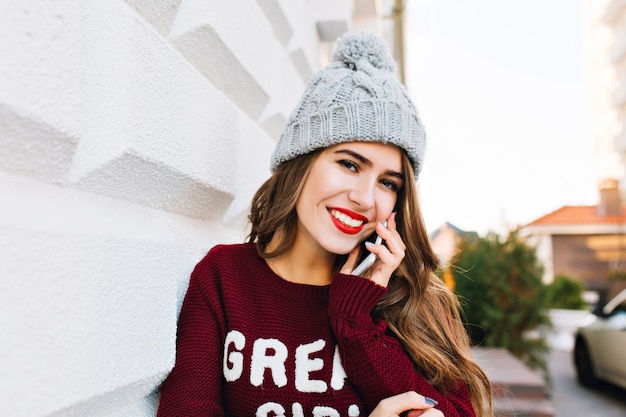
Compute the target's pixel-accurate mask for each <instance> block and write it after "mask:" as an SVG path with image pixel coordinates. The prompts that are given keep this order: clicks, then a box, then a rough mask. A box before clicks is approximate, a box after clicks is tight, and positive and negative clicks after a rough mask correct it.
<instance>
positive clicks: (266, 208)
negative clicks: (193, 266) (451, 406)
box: [248, 150, 493, 417]
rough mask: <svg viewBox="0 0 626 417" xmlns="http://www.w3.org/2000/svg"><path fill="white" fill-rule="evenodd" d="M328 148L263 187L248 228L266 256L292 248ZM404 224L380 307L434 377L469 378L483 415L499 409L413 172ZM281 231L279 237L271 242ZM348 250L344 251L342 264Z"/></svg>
mask: <svg viewBox="0 0 626 417" xmlns="http://www.w3.org/2000/svg"><path fill="white" fill-rule="evenodd" d="M320 153H321V150H317V151H313V152H311V153H308V154H305V155H302V156H299V157H297V158H294V159H292V160H289V161H286V162H283V163H282V164H280V165H279V166H278V167H277V168H276V170H275V171H274V173H273V175H272V176H271V177H270V178H269V179H268V180H267V181H266V182H265V183H264V184H263V185H262V186H261V187H260V188H259V190H258V191H257V192H256V194H255V195H254V197H253V200H252V207H251V210H250V215H249V216H248V218H249V220H250V223H251V229H250V234H249V236H248V240H249V241H250V242H255V244H256V248H257V251H258V253H259V255H260V256H262V257H263V258H266V259H267V258H272V257H275V256H279V255H281V254H283V253H285V252H286V251H287V250H288V248H289V247H290V246H291V245H292V244H293V242H294V239H295V236H296V226H297V215H296V208H295V207H296V202H297V200H298V198H299V196H300V194H301V191H302V188H303V186H304V182H305V180H306V178H307V175H308V173H309V171H310V170H311V167H312V165H313V163H314V162H315V161H316V160H317V158H318V157H319V154H320ZM402 158H403V160H402V166H403V168H402V169H403V174H404V177H405V178H409V179H412V178H413V168H412V164H411V161H410V160H409V158H408V157H407V156H406V154H405V153H404V152H402ZM396 211H397V214H396V223H397V230H398V232H399V233H400V236H402V239H403V240H404V243H405V244H406V251H405V257H404V259H403V261H402V263H401V264H400V266H399V267H398V268H397V269H396V271H395V272H394V273H393V274H392V276H391V279H390V280H389V284H388V291H387V292H386V294H385V295H384V296H383V298H382V299H381V300H380V301H379V302H378V304H377V306H376V308H375V309H374V312H373V314H374V315H375V316H377V317H380V318H381V319H383V320H385V322H386V323H387V325H388V327H389V329H391V330H392V331H393V332H394V334H395V335H396V337H398V339H399V340H400V342H401V343H402V344H403V346H404V347H405V349H406V350H407V352H408V353H409V355H410V356H411V358H412V360H413V363H414V365H415V367H416V369H417V370H418V371H419V372H420V373H422V374H423V375H424V376H425V377H426V379H427V380H428V382H429V383H430V384H431V385H432V386H433V387H435V388H436V389H438V390H439V391H441V392H443V393H445V392H447V391H449V390H452V389H454V388H455V386H456V384H457V383H458V381H463V382H465V384H466V385H467V387H468V389H469V393H470V396H471V399H472V403H473V405H474V409H475V411H476V415H477V416H478V417H488V416H491V415H492V414H493V411H492V395H491V385H490V383H489V380H488V379H487V376H486V375H485V373H484V372H483V370H482V369H481V368H480V367H479V366H478V365H477V364H476V363H475V362H474V361H473V360H472V358H471V353H470V342H469V337H468V335H467V332H466V330H465V328H464V326H463V321H462V319H461V305H460V303H459V300H458V298H457V297H456V295H455V294H454V293H453V292H452V291H450V290H449V289H448V288H447V287H446V286H445V285H444V283H443V281H442V280H441V279H440V278H439V277H437V276H436V275H435V273H434V271H436V270H437V268H438V267H439V260H438V259H437V256H436V255H435V253H434V252H433V250H432V248H431V245H430V240H429V238H428V233H427V231H426V227H425V225H424V221H423V218H422V213H421V210H420V207H419V202H418V198H417V187H416V184H415V182H414V181H411V180H408V181H406V182H405V185H404V186H403V187H402V189H401V190H399V192H398V200H397V202H396ZM276 233H278V237H279V239H278V240H279V244H278V245H277V246H276V247H275V248H274V249H273V250H272V251H271V252H269V251H267V246H268V244H269V242H270V241H271V240H272V238H273V237H274V235H275V234H276ZM346 258H347V256H345V255H343V256H337V260H336V262H335V267H336V268H337V269H339V268H340V266H341V265H343V263H344V262H345V260H346Z"/></svg>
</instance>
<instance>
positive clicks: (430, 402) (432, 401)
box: [424, 397, 439, 405]
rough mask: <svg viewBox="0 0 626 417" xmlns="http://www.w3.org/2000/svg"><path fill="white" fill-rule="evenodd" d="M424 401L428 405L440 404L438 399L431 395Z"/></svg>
mask: <svg viewBox="0 0 626 417" xmlns="http://www.w3.org/2000/svg"><path fill="white" fill-rule="evenodd" d="M424 402H425V403H426V404H428V405H437V404H439V403H438V402H437V401H435V400H433V399H432V398H430V397H424Z"/></svg>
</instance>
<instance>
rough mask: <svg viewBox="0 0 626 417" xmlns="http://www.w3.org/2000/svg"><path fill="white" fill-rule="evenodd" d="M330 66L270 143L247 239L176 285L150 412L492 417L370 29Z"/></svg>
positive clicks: (215, 252) (405, 104) (413, 135)
mask: <svg viewBox="0 0 626 417" xmlns="http://www.w3.org/2000/svg"><path fill="white" fill-rule="evenodd" d="M333 58H334V62H333V63H331V64H330V65H329V66H328V67H326V68H325V69H323V70H321V71H320V72H318V73H317V74H316V75H314V76H313V78H312V79H311V81H310V82H309V84H308V86H307V90H306V91H305V93H304V96H303V98H302V100H301V102H300V104H299V106H298V107H297V108H296V111H295V112H294V114H293V115H292V117H291V119H290V121H289V123H288V125H287V128H286V129H285V132H284V133H283V135H282V136H281V138H280V140H279V142H278V144H277V146H276V150H275V151H274V154H273V156H272V162H271V168H272V171H273V174H272V176H271V177H270V178H269V179H268V180H267V181H266V182H265V183H264V184H263V185H262V186H261V188H260V189H259V190H258V191H257V193H256V195H255V196H254V199H253V202H252V209H251V213H250V216H249V218H250V222H251V231H250V236H249V241H248V242H247V243H244V244H238V245H219V246H216V247H214V248H213V249H211V251H210V252H209V253H208V254H207V256H206V257H205V258H204V259H203V260H201V261H200V263H199V264H198V265H197V266H196V268H195V270H194V272H193V274H192V276H191V280H190V283H189V289H188V291H187V294H186V296H185V300H184V303H183V307H182V310H181V314H180V318H179V325H178V338H177V357H176V364H175V366H174V369H173V371H172V373H171V374H170V375H169V377H168V378H167V380H166V381H165V383H164V384H163V387H162V394H161V404H160V408H159V413H158V415H159V416H160V417H165V416H195V415H198V416H199V415H204V416H206V415H211V416H223V415H233V416H251V415H255V416H366V415H370V416H371V417H374V416H376V417H379V416H386V415H395V414H399V412H401V411H409V410H414V411H412V412H411V413H412V414H410V415H424V416H441V415H445V416H447V417H455V416H473V415H477V416H488V415H490V413H491V411H490V409H491V407H490V392H489V382H488V381H487V379H486V377H485V374H484V373H483V372H482V370H481V369H480V368H479V367H478V366H477V365H476V364H475V363H474V362H473V361H472V360H471V358H470V354H469V342H468V339H467V336H466V333H465V331H464V328H463V325H462V322H461V320H460V317H459V305H458V301H457V299H456V298H455V296H454V295H453V294H452V293H451V292H450V291H449V290H447V289H446V287H445V286H444V285H443V283H442V282H441V281H440V280H439V279H438V278H437V277H436V276H435V275H434V273H433V272H434V270H435V269H436V268H437V266H438V265H437V259H436V256H435V255H434V254H433V252H432V250H431V248H430V244H429V241H428V236H427V233H426V230H425V227H424V224H423V221H422V218H421V213H420V209H419V205H418V202H417V193H416V185H415V180H417V177H418V175H419V172H420V170H421V168H422V163H423V155H424V147H425V134H424V130H423V126H422V123H421V121H420V119H419V116H418V114H417V112H416V110H415V107H414V105H413V103H412V102H411V100H410V98H409V97H408V95H407V93H406V91H405V90H404V88H403V87H402V86H401V85H400V84H399V83H398V82H397V81H396V80H395V78H394V77H393V70H394V65H395V64H394V63H393V60H392V59H391V57H390V55H389V52H388V50H387V48H386V45H385V44H384V43H383V42H382V41H380V40H379V39H378V38H376V37H374V36H373V35H368V34H365V33H356V34H347V35H344V36H343V37H342V38H340V39H339V40H338V42H337V49H336V52H335V55H334V57H333ZM376 235H378V236H380V238H381V239H382V242H381V243H376V242H372V240H373V239H374V237H375V236H376ZM363 242H365V244H363ZM369 253H373V254H374V255H375V256H376V261H375V262H374V264H373V265H372V266H371V267H370V268H369V269H368V270H366V271H365V272H362V273H360V275H355V274H353V272H352V271H353V270H354V269H355V267H356V265H357V264H358V263H359V262H360V261H361V258H363V257H364V256H365V255H367V254H369Z"/></svg>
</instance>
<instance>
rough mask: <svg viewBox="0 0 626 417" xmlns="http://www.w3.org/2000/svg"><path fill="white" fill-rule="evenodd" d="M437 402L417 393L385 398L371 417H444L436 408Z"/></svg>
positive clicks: (412, 392) (409, 392)
mask: <svg viewBox="0 0 626 417" xmlns="http://www.w3.org/2000/svg"><path fill="white" fill-rule="evenodd" d="M435 405H437V402H436V401H435V400H433V399H431V398H427V397H424V396H423V395H419V394H418V393H416V392H415V391H408V392H405V393H403V394H398V395H394V396H393V397H389V398H385V399H384V400H382V401H381V402H379V403H378V406H376V408H375V409H374V411H372V412H371V414H370V415H369V417H400V416H406V417H418V416H422V417H444V415H443V413H442V412H441V411H440V410H437V409H436V408H433V407H434V406H435Z"/></svg>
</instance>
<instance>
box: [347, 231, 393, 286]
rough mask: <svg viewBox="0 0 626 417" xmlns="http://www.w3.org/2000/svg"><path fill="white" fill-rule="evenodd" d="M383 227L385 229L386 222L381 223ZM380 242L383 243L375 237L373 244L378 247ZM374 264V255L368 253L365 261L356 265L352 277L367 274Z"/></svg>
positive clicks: (381, 239)
mask: <svg viewBox="0 0 626 417" xmlns="http://www.w3.org/2000/svg"><path fill="white" fill-rule="evenodd" d="M383 227H385V228H387V221H386V220H385V222H384V223H383ZM382 242H383V238H381V237H380V236H376V240H375V241H374V244H375V245H380V244H381V243H382ZM374 262H376V254H373V253H371V252H370V254H369V255H367V256H366V257H365V259H363V260H362V261H361V263H360V264H358V265H357V266H356V268H354V269H353V270H352V275H359V276H361V275H363V274H364V273H365V272H367V270H368V269H370V268H371V267H372V265H374Z"/></svg>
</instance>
